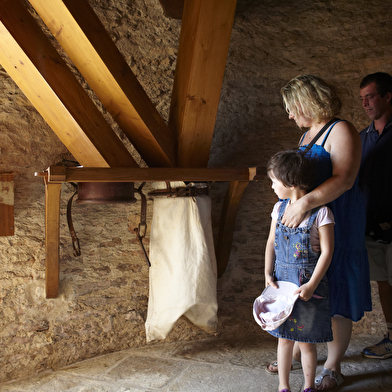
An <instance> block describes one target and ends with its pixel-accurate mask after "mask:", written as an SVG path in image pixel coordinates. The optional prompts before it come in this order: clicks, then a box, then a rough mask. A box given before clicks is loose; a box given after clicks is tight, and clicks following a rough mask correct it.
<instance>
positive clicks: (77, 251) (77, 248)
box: [67, 190, 82, 257]
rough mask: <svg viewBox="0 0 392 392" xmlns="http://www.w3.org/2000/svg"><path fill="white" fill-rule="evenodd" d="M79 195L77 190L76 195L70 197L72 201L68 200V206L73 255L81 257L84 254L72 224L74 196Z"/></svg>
mask: <svg viewBox="0 0 392 392" xmlns="http://www.w3.org/2000/svg"><path fill="white" fill-rule="evenodd" d="M77 193H78V191H77V190H76V191H75V193H74V194H73V195H72V196H71V197H70V199H69V200H68V204H67V222H68V229H69V233H70V234H71V238H72V247H73V255H74V256H75V257H76V256H80V255H81V254H82V252H81V251H80V244H79V238H78V237H76V233H75V229H74V226H73V223H72V200H73V198H74V196H75V195H76V194H77Z"/></svg>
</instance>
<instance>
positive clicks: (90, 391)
mask: <svg viewBox="0 0 392 392" xmlns="http://www.w3.org/2000/svg"><path fill="white" fill-rule="evenodd" d="M373 343H375V340H374V337H372V339H371V338H370V337H364V336H362V337H358V336H356V337H353V339H352V341H351V343H350V346H349V348H348V351H347V356H346V358H345V361H344V363H343V365H342V366H343V374H344V375H345V383H344V384H343V385H342V386H341V387H340V388H339V389H338V390H339V391H356V392H365V391H366V392H367V391H369V392H370V391H372V392H373V391H392V358H390V359H387V360H384V361H381V360H374V359H367V358H365V357H363V356H362V355H361V350H362V348H363V347H364V346H366V345H370V344H373ZM325 355H326V347H325V345H320V346H319V355H318V356H319V362H318V371H320V370H321V369H322V364H323V359H325ZM275 357H276V340H275V339H274V338H272V337H271V336H269V335H268V334H266V333H263V335H262V336H261V337H260V336H258V337H257V338H256V337H253V338H249V339H247V340H233V339H223V338H221V337H220V338H219V337H218V338H215V339H208V340H203V341H197V342H177V343H158V344H153V345H148V346H146V347H142V348H136V349H129V350H125V351H121V352H117V353H112V354H107V355H104V356H100V357H96V358H92V359H89V360H86V361H83V362H79V363H77V364H74V365H70V366H67V367H65V368H62V369H58V370H56V371H48V372H44V373H40V374H38V375H35V376H32V377H30V378H29V379H25V380H18V381H13V382H8V383H4V384H2V385H0V391H1V392H54V391H55V392H58V391H61V392H68V391H69V392H71V391H72V392H82V391H83V392H142V391H143V392H146V391H162V392H169V391H170V392H175V391H181V392H204V391H205V392H215V391H225V392H229V391H233V392H252V391H258V392H275V391H277V390H278V377H277V376H272V375H270V374H268V373H267V372H265V371H264V367H265V365H266V364H267V363H269V361H272V360H273V359H275ZM302 383H303V377H302V371H301V370H296V371H293V372H292V373H291V390H292V392H302Z"/></svg>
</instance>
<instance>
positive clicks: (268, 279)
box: [265, 275, 278, 289]
mask: <svg viewBox="0 0 392 392" xmlns="http://www.w3.org/2000/svg"><path fill="white" fill-rule="evenodd" d="M267 286H272V287H273V288H275V289H277V288H278V285H277V284H276V282H275V277H274V276H273V275H265V287H267Z"/></svg>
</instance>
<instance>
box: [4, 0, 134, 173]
mask: <svg viewBox="0 0 392 392" xmlns="http://www.w3.org/2000/svg"><path fill="white" fill-rule="evenodd" d="M0 63H1V64H2V66H3V67H4V69H5V70H6V71H7V73H8V74H9V75H10V76H11V77H12V79H13V80H14V81H15V83H16V84H17V85H18V86H19V88H20V89H21V90H22V91H23V93H24V94H25V95H26V97H27V98H28V99H29V100H30V101H31V102H32V104H33V105H34V106H35V108H36V109H37V110H38V112H39V113H40V114H41V115H42V117H43V118H44V120H45V121H46V122H47V123H48V124H49V126H50V127H51V128H52V129H53V131H54V132H55V133H56V134H57V136H58V137H59V138H60V140H61V141H62V142H63V143H64V145H65V146H66V147H67V148H68V150H69V151H70V152H71V154H72V155H73V156H74V157H75V159H77V161H78V162H79V163H80V164H81V165H83V166H94V167H95V166H98V167H108V166H111V167H135V166H137V163H136V162H135V160H134V159H133V157H132V156H131V154H130V153H129V152H128V151H127V149H126V148H125V146H124V144H123V143H122V142H121V140H120V139H119V138H118V137H117V135H116V134H115V132H114V131H113V130H112V129H111V127H110V126H109V124H108V123H107V122H106V120H105V119H104V117H103V116H102V114H101V113H100V111H99V110H98V108H97V107H96V106H95V104H94V103H93V102H92V100H91V99H90V97H89V96H88V94H87V93H86V91H85V90H84V89H83V88H82V87H81V85H80V84H79V82H78V81H77V79H76V77H75V76H74V75H73V73H72V72H71V70H70V69H69V68H68V66H67V65H66V63H65V62H64V61H63V60H62V58H61V57H60V55H59V54H58V53H57V52H56V50H55V49H54V47H53V46H52V45H51V43H50V41H49V40H48V38H47V37H46V36H45V34H44V33H43V32H42V30H41V28H40V27H39V26H38V24H37V23H36V21H35V20H34V18H33V17H32V16H31V15H30V13H29V12H28V11H27V9H26V8H25V6H24V4H23V3H22V2H21V1H20V0H2V1H1V12H0Z"/></svg>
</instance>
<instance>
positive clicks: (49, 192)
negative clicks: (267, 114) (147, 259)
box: [35, 166, 258, 298]
mask: <svg viewBox="0 0 392 392" xmlns="http://www.w3.org/2000/svg"><path fill="white" fill-rule="evenodd" d="M256 172H257V170H256V168H244V169H208V168H207V169H206V168H197V169H196V168H91V167H88V168H70V167H65V166H51V167H49V168H48V170H47V171H45V172H43V173H36V174H35V175H36V176H37V177H43V178H44V182H45V245H46V297H47V298H56V297H57V296H58V294H59V242H60V239H59V238H60V197H61V185H62V183H63V182H144V181H213V182H215V181H228V182H229V188H228V191H227V194H226V198H225V201H224V205H223V208H222V214H221V221H220V228H219V235H218V241H217V245H216V257H217V265H218V276H222V275H223V273H224V271H225V269H226V266H227V263H228V261H229V257H230V251H231V243H232V240H233V231H234V225H235V220H236V214H237V210H238V205H239V202H240V200H241V197H242V194H243V193H244V190H245V188H246V187H247V185H248V183H249V181H255V180H257V179H258V178H256V177H257V173H256Z"/></svg>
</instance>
